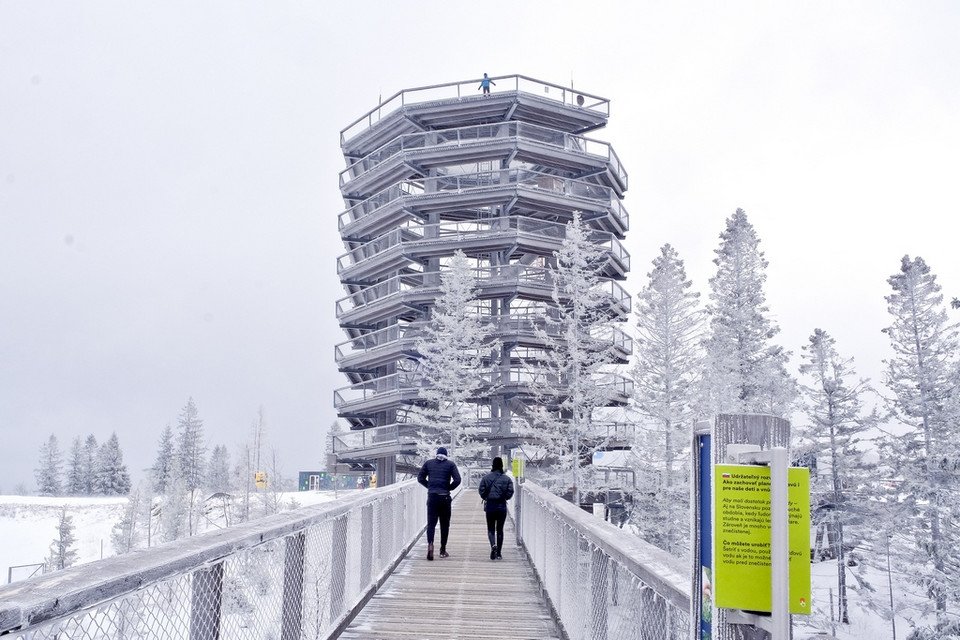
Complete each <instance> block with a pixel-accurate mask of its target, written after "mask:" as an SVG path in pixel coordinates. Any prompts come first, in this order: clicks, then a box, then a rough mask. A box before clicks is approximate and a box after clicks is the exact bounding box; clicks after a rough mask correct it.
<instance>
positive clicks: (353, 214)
mask: <svg viewBox="0 0 960 640" xmlns="http://www.w3.org/2000/svg"><path fill="white" fill-rule="evenodd" d="M514 185H516V186H522V187H527V188H532V189H537V190H539V191H546V192H554V193H557V194H562V195H573V196H576V197H579V198H586V199H589V200H592V201H594V202H596V203H597V204H598V205H599V209H602V210H604V211H609V212H610V213H611V214H612V215H613V216H614V217H615V218H617V219H618V220H619V222H620V224H621V226H623V228H624V229H627V228H629V226H630V216H629V214H627V211H626V209H625V208H624V206H623V203H622V202H621V201H620V199H619V198H618V197H617V195H616V193H615V192H614V191H613V189H611V188H610V187H604V186H602V185H598V184H596V183H593V182H589V181H586V180H581V179H578V178H562V177H559V176H556V175H553V174H550V173H544V172H542V171H532V170H530V169H518V168H514V169H509V170H506V171H493V172H490V171H481V172H476V173H466V174H458V175H440V176H431V177H429V178H423V179H420V180H405V181H403V182H400V183H398V184H395V185H391V186H389V187H387V188H386V189H384V190H382V191H379V192H377V193H375V194H374V195H372V196H370V197H369V198H366V199H365V200H363V201H362V202H359V203H357V204H355V205H354V206H352V207H350V208H349V209H347V210H345V211H342V212H341V213H340V214H338V216H337V223H338V226H339V229H340V230H341V231H342V230H343V229H344V227H346V226H347V225H349V224H351V223H353V222H356V221H358V220H360V219H361V218H363V217H365V216H368V215H371V214H373V213H375V212H377V211H378V210H379V209H381V208H383V207H386V206H388V205H390V204H394V203H396V202H399V201H403V200H405V199H408V198H411V197H417V196H436V195H442V194H443V192H452V193H457V194H466V193H482V192H483V190H490V189H503V188H508V187H511V186H514Z"/></svg>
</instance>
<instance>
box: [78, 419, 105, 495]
mask: <svg viewBox="0 0 960 640" xmlns="http://www.w3.org/2000/svg"><path fill="white" fill-rule="evenodd" d="M99 451H100V445H98V444H97V438H96V436H94V435H93V434H92V433H91V434H90V435H88V436H87V439H86V440H84V442H83V455H82V457H81V469H82V470H83V472H82V475H81V477H82V479H83V493H82V494H81V495H85V496H92V495H94V494H95V493H96V482H97V458H98V456H97V454H98V452H99Z"/></svg>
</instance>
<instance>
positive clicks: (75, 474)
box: [64, 436, 85, 496]
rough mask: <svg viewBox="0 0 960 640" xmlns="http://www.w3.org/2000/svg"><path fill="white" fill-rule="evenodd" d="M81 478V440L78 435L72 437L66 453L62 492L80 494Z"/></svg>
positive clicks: (70, 494) (83, 484)
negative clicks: (65, 472)
mask: <svg viewBox="0 0 960 640" xmlns="http://www.w3.org/2000/svg"><path fill="white" fill-rule="evenodd" d="M84 486H85V482H84V478H83V440H82V439H81V438H80V436H77V437H75V438H74V439H73V442H72V443H71V444H70V452H69V453H68V454H67V484H66V486H65V487H64V492H65V493H66V494H67V495H68V496H81V495H83V492H84Z"/></svg>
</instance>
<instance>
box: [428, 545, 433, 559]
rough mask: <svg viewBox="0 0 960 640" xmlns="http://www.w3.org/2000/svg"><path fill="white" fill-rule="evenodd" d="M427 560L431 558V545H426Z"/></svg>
mask: <svg viewBox="0 0 960 640" xmlns="http://www.w3.org/2000/svg"><path fill="white" fill-rule="evenodd" d="M427 560H433V545H432V544H430V545H427Z"/></svg>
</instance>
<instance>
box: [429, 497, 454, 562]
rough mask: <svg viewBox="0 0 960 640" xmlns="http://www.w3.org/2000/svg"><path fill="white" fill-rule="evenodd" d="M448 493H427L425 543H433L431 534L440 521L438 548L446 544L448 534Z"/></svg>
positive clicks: (450, 500)
mask: <svg viewBox="0 0 960 640" xmlns="http://www.w3.org/2000/svg"><path fill="white" fill-rule="evenodd" d="M452 501H453V498H451V497H450V496H449V495H446V496H442V495H440V494H438V493H429V494H427V543H428V544H433V534H434V531H435V530H436V528H437V521H438V520H439V521H440V548H441V549H443V548H444V547H446V546H447V536H448V535H449V534H450V503H451V502H452Z"/></svg>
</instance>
